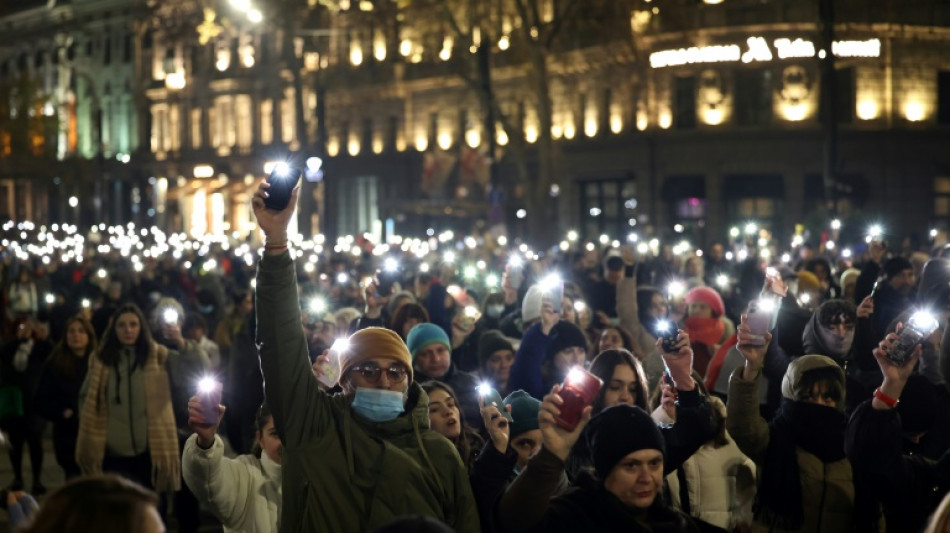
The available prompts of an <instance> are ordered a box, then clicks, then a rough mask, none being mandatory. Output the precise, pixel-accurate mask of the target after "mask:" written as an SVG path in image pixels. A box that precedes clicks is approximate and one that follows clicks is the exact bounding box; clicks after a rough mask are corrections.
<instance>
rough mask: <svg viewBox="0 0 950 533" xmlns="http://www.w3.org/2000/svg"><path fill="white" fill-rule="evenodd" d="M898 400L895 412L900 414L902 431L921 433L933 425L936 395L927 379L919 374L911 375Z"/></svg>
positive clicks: (935, 413) (935, 416) (935, 414)
mask: <svg viewBox="0 0 950 533" xmlns="http://www.w3.org/2000/svg"><path fill="white" fill-rule="evenodd" d="M900 400H901V402H900V403H899V404H897V412H898V413H899V414H900V415H901V429H902V430H903V431H904V433H923V432H924V431H929V430H930V429H931V428H932V427H933V425H934V421H936V419H937V412H936V410H935V409H934V406H935V405H937V395H936V393H935V392H934V385H933V384H932V383H930V380H929V379H927V378H926V377H924V376H922V375H921V374H913V375H911V376H910V377H909V378H907V384H906V385H905V386H904V390H903V391H902V392H901V397H900Z"/></svg>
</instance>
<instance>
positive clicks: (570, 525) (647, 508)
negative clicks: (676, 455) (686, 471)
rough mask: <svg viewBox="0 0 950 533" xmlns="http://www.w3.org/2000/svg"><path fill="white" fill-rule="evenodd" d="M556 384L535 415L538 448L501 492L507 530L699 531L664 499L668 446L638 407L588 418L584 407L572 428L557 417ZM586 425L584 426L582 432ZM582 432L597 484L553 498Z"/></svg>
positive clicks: (500, 507) (499, 509) (501, 512)
mask: <svg viewBox="0 0 950 533" xmlns="http://www.w3.org/2000/svg"><path fill="white" fill-rule="evenodd" d="M560 392H561V387H560V386H555V387H553V388H552V390H551V393H550V394H548V395H547V396H545V398H544V402H543V403H542V404H541V411H540V413H539V415H538V424H539V426H540V428H541V434H542V443H543V444H542V448H541V451H540V452H539V453H538V454H537V455H536V456H535V457H534V458H532V459H531V461H530V462H529V463H528V468H527V469H526V470H525V471H524V472H522V474H521V475H520V476H518V478H517V479H515V481H514V483H512V485H511V487H510V488H509V489H508V491H507V492H506V493H505V494H504V495H503V496H502V497H501V499H500V500H499V502H498V506H497V515H498V517H499V520H500V522H501V526H502V528H503V529H504V530H505V531H545V532H548V531H555V532H560V531H564V532H577V531H585V530H586V531H683V532H694V531H699V530H698V529H697V528H696V526H695V524H693V522H692V520H691V519H690V518H689V517H688V516H686V515H685V514H683V513H682V512H680V511H678V510H676V509H673V508H671V507H669V506H668V505H667V504H666V503H665V501H664V499H663V497H662V490H663V472H664V461H665V457H666V443H665V442H664V440H663V435H662V434H661V433H660V429H659V428H658V427H657V426H656V424H655V423H654V422H653V420H652V419H651V418H650V415H649V414H647V413H646V411H644V410H643V409H641V408H640V407H635V406H630V405H624V404H622V405H616V406H614V407H609V408H607V409H605V410H604V411H603V412H601V413H600V414H599V415H597V416H596V417H594V418H593V419H591V418H590V412H591V407H589V406H588V407H587V408H585V409H584V416H583V417H582V419H581V422H580V423H579V424H578V425H577V426H576V427H575V428H574V429H573V430H571V431H568V430H567V429H564V428H563V427H561V426H559V425H558V423H557V422H556V420H557V418H558V416H559V415H560V414H561V409H562V408H563V407H564V406H565V403H564V400H563V399H562V397H561V395H560ZM585 428H588V429H586V431H585ZM585 433H586V437H587V442H588V446H589V447H590V450H591V457H592V462H593V464H594V469H595V472H596V477H597V479H598V483H597V484H595V485H593V486H591V487H587V488H578V489H575V490H572V491H569V492H567V493H564V494H561V495H557V489H558V481H559V479H560V477H561V476H562V475H563V471H564V464H565V461H566V460H567V458H568V455H569V454H570V451H571V448H572V447H573V446H574V444H575V443H576V442H577V441H578V439H579V438H580V437H581V435H582V434H585Z"/></svg>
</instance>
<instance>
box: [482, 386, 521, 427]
mask: <svg viewBox="0 0 950 533" xmlns="http://www.w3.org/2000/svg"><path fill="white" fill-rule="evenodd" d="M478 395H479V396H480V397H481V398H482V401H483V402H485V406H489V405H492V406H494V407H495V408H496V409H498V412H499V413H501V416H503V417H505V420H507V421H509V422H514V420H513V419H512V418H511V413H509V412H508V410H507V409H505V402H504V400H502V399H501V394H499V393H498V391H497V390H495V389H493V388H492V387H491V385H489V384H488V383H482V384H480V385H479V386H478Z"/></svg>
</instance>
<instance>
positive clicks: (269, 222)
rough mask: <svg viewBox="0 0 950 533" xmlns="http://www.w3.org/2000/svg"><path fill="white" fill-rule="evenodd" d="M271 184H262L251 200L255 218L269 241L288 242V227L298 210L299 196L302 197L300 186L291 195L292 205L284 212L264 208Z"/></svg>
mask: <svg viewBox="0 0 950 533" xmlns="http://www.w3.org/2000/svg"><path fill="white" fill-rule="evenodd" d="M268 188H270V184H269V183H267V182H266V181H264V182H261V184H260V186H259V187H258V188H257V192H255V193H254V197H253V199H252V200H251V207H253V209H254V216H255V217H256V218H257V225H258V227H260V228H261V231H263V232H264V235H266V236H267V239H268V240H272V241H275V242H280V241H286V240H287V226H288V225H289V224H290V220H291V218H292V217H293V214H294V210H295V209H296V208H297V196H299V195H300V185H297V186H296V187H294V190H293V191H292V192H291V193H290V204H288V205H287V208H286V209H284V210H282V211H274V210H272V209H268V208H267V207H265V206H264V199H265V198H267V197H268V194H267V189H268Z"/></svg>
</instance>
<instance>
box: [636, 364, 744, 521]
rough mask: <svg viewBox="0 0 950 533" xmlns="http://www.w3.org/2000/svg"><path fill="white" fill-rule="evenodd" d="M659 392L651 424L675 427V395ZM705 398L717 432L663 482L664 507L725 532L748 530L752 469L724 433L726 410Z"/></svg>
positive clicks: (666, 390)
mask: <svg viewBox="0 0 950 533" xmlns="http://www.w3.org/2000/svg"><path fill="white" fill-rule="evenodd" d="M697 383H701V381H700V380H697ZM660 389H661V392H662V397H661V399H660V404H659V405H658V406H657V407H656V409H655V410H654V411H653V414H652V416H653V420H654V421H655V422H657V423H658V424H672V423H674V422H675V421H676V407H675V402H676V397H675V390H672V387H668V386H666V385H665V383H661V385H660ZM709 398H710V402H711V403H712V404H713V417H714V418H716V422H717V426H718V427H719V432H718V433H717V435H716V437H714V438H713V439H712V440H710V441H709V442H707V443H706V444H704V445H703V446H702V447H701V448H700V449H699V450H697V451H696V453H694V454H693V455H692V456H691V457H690V458H689V459H687V460H686V462H684V463H683V465H682V466H681V467H680V468H679V469H677V470H676V471H674V472H671V473H670V474H668V475H667V476H666V483H667V487H668V489H669V493H670V503H671V504H672V505H673V506H675V507H677V508H679V509H681V510H682V511H683V512H685V513H687V514H689V515H690V516H692V517H693V519H696V520H701V521H703V522H705V523H707V524H709V525H712V526H715V527H717V528H720V529H723V530H725V531H735V530H737V529H739V530H745V529H744V528H748V527H749V526H751V524H752V503H753V501H754V500H755V487H756V485H755V483H756V482H755V463H753V462H752V460H751V459H749V458H748V457H746V456H745V455H744V454H743V453H742V452H741V451H739V447H738V446H737V445H736V443H735V441H734V440H732V438H730V437H729V434H728V433H727V432H726V406H725V405H724V404H723V403H722V401H721V400H720V399H719V398H716V397H715V396H710V397H709Z"/></svg>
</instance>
